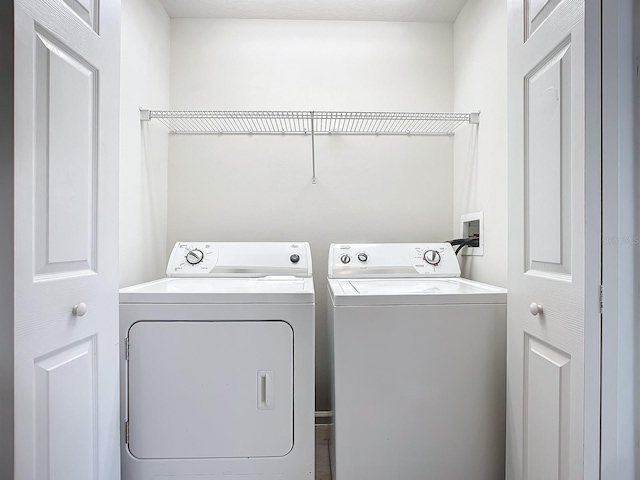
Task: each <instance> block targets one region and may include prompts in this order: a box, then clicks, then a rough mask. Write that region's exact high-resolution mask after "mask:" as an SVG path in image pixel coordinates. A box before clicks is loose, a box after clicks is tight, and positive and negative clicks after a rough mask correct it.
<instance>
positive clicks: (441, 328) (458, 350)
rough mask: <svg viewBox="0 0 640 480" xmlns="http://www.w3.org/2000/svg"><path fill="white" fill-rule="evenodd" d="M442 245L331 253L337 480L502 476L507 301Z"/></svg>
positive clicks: (337, 247)
mask: <svg viewBox="0 0 640 480" xmlns="http://www.w3.org/2000/svg"><path fill="white" fill-rule="evenodd" d="M459 276H460V267H459V265H458V261H457V258H456V255H455V253H454V252H453V249H452V247H451V245H449V244H448V243H445V244H367V245H352V244H334V245H331V248H330V253H329V308H328V315H329V331H330V343H331V347H332V360H333V365H332V372H333V378H332V387H333V392H332V397H333V410H334V424H333V429H334V430H333V443H332V445H333V462H332V468H333V479H334V480H363V479H366V480H389V479H406V480H419V479H420V480H421V479H429V480H495V479H497V478H504V464H505V377H506V300H507V292H506V290H504V289H502V288H497V287H493V286H490V285H485V284H482V283H477V282H473V281H469V280H464V279H461V278H458V277H459Z"/></svg>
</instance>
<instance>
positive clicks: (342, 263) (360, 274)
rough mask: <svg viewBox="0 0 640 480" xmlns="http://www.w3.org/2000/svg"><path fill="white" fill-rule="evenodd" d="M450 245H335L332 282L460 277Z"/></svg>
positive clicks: (332, 249) (333, 247)
mask: <svg viewBox="0 0 640 480" xmlns="http://www.w3.org/2000/svg"><path fill="white" fill-rule="evenodd" d="M459 276H460V265H459V264H458V259H457V257H456V254H455V252H454V251H453V247H452V246H451V244H449V243H371V244H346V243H334V244H332V245H331V247H330V249H329V278H394V277H459Z"/></svg>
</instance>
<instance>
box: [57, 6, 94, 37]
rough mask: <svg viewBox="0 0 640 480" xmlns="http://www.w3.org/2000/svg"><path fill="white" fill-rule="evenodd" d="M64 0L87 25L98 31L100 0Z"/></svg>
mask: <svg viewBox="0 0 640 480" xmlns="http://www.w3.org/2000/svg"><path fill="white" fill-rule="evenodd" d="M64 2H65V3H66V4H67V5H68V6H69V8H70V9H71V10H72V11H73V12H74V13H75V14H76V15H77V16H78V17H79V18H80V19H81V20H82V21H83V22H85V23H86V24H87V26H89V27H90V28H91V29H93V30H95V31H96V32H97V26H98V18H97V13H98V12H99V10H98V0H64Z"/></svg>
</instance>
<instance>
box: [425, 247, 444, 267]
mask: <svg viewBox="0 0 640 480" xmlns="http://www.w3.org/2000/svg"><path fill="white" fill-rule="evenodd" d="M440 260H441V257H440V253H439V252H437V251H436V250H427V251H426V252H424V261H425V262H427V263H428V264H429V265H438V264H439V263H440Z"/></svg>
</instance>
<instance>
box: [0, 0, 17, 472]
mask: <svg viewBox="0 0 640 480" xmlns="http://www.w3.org/2000/svg"><path fill="white" fill-rule="evenodd" d="M13 61H14V58H13V2H1V3H0V65H2V69H1V70H0V123H1V124H2V130H0V478H12V477H13V454H14V448H13V406H14V402H13V366H14V362H13V338H14V328H13V303H14V300H13V193H14V192H13Z"/></svg>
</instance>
